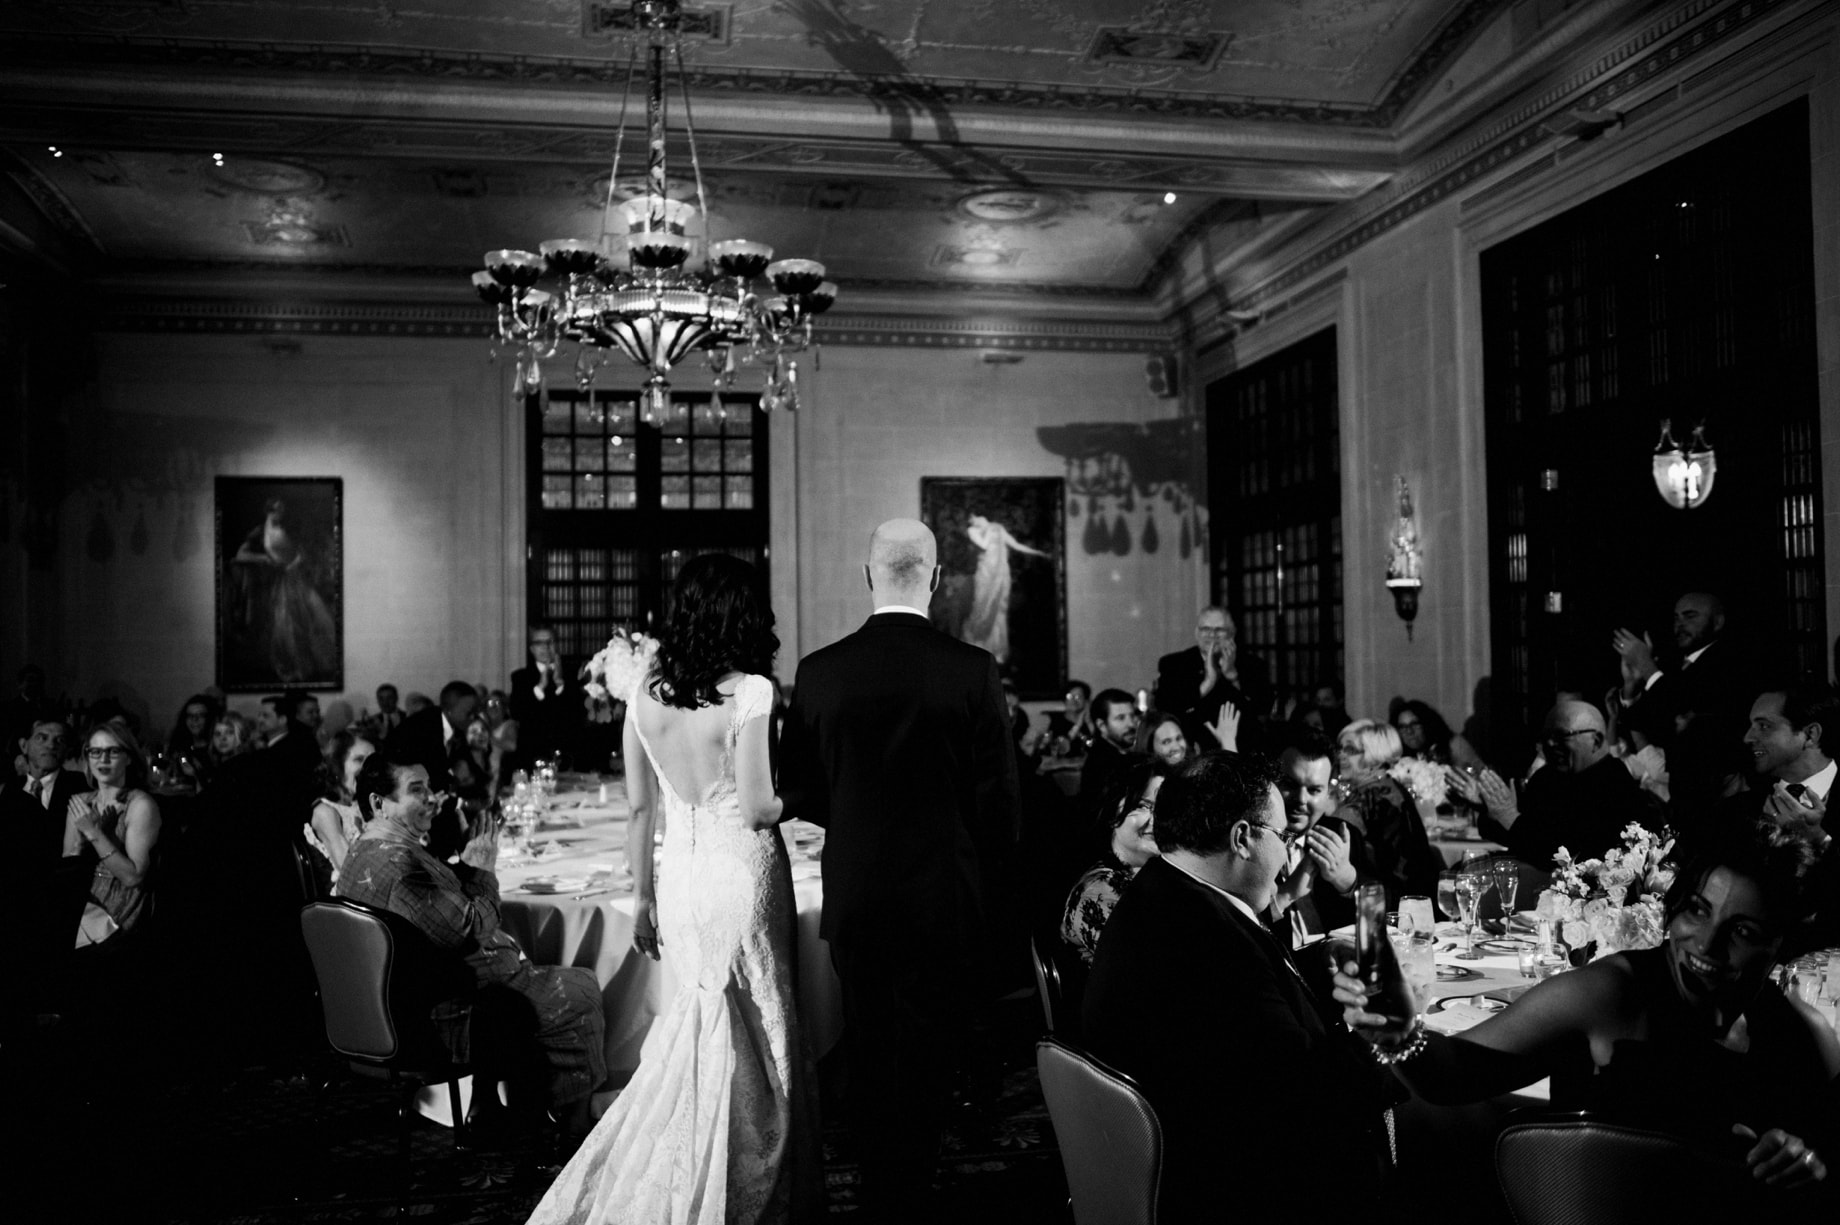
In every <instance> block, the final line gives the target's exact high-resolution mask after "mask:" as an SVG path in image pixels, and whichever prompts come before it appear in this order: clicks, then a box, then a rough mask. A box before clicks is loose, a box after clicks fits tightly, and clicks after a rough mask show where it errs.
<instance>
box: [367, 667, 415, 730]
mask: <svg viewBox="0 0 1840 1225" xmlns="http://www.w3.org/2000/svg"><path fill="white" fill-rule="evenodd" d="M397 702H398V698H397V693H396V686H394V685H392V684H390V683H389V682H388V681H385V682H384V683H383V684H381V685H379V686H377V713H376V714H374V715H372V716H371V722H372V723H373V724H374V725H375V734H376V735H377V736H378V737H379V738H380V739H382V740H385V741H387V740H388V739H389V738H390V737H391V736H393V735H395V733H396V729H397V728H399V727H401V726H402V721H403V720H404V719H406V718H408V715H407V714H405V713H404V712H403V709H402V707H401V706H399V705H398V704H397Z"/></svg>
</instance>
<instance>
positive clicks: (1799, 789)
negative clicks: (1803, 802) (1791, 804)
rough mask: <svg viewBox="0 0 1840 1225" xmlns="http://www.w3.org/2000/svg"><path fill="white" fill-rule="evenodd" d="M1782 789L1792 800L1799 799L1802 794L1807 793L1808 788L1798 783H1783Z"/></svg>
mask: <svg viewBox="0 0 1840 1225" xmlns="http://www.w3.org/2000/svg"><path fill="white" fill-rule="evenodd" d="M1783 790H1784V791H1787V792H1788V793H1789V798H1790V799H1792V800H1800V799H1801V798H1802V797H1803V796H1805V795H1807V794H1808V788H1806V787H1804V786H1802V784H1800V783H1785V784H1784V785H1783Z"/></svg>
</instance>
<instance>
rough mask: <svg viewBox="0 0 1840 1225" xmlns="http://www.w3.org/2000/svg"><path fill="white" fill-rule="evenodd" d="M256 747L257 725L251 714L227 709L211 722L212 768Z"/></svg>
mask: <svg viewBox="0 0 1840 1225" xmlns="http://www.w3.org/2000/svg"><path fill="white" fill-rule="evenodd" d="M255 747H256V725H255V724H254V723H252V722H250V720H249V716H247V715H240V714H238V713H237V712H236V711H234V710H226V711H225V712H224V713H223V714H221V715H218V716H217V721H216V722H214V723H212V724H211V769H213V770H215V769H217V768H218V767H219V766H221V765H223V764H224V763H225V762H226V761H229V760H230V759H231V758H232V757H241V756H242V755H243V754H244V753H248V752H251V751H253V750H254V749H255Z"/></svg>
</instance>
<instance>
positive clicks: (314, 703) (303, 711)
mask: <svg viewBox="0 0 1840 1225" xmlns="http://www.w3.org/2000/svg"><path fill="white" fill-rule="evenodd" d="M287 701H288V707H287V709H286V710H285V711H284V712H283V713H285V714H286V715H287V717H288V719H289V720H290V721H291V722H292V723H293V724H294V725H295V726H296V727H302V728H305V729H306V730H307V731H309V732H311V733H312V734H313V739H314V740H315V742H317V741H318V740H319V733H320V729H321V728H322V727H324V726H325V724H326V716H325V715H324V714H323V713H322V712H321V711H320V708H319V699H318V698H316V697H314V696H313V695H312V694H310V693H305V692H302V691H300V690H292V691H290V692H289V693H288V695H287Z"/></svg>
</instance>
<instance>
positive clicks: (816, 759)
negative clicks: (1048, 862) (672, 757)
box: [780, 519, 1020, 1221]
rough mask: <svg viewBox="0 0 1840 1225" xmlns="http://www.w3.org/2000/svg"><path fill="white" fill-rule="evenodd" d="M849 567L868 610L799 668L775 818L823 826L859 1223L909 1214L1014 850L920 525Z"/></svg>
mask: <svg viewBox="0 0 1840 1225" xmlns="http://www.w3.org/2000/svg"><path fill="white" fill-rule="evenodd" d="M863 573H864V576H865V577H866V578H867V579H868V583H869V593H870V595H871V596H872V597H873V599H874V604H875V615H874V616H872V617H870V618H869V620H868V621H867V622H866V623H865V624H864V625H863V627H862V628H861V629H859V630H857V631H856V632H855V633H854V634H851V635H850V636H849V637H848V638H845V639H844V640H843V641H841V642H838V643H835V644H833V645H831V646H828V647H825V648H824V649H823V650H821V651H817V652H814V653H813V654H811V655H808V656H807V657H806V658H805V659H804V660H803V661H802V662H801V663H800V664H799V671H798V681H797V684H796V686H795V688H794V690H793V702H792V712H791V714H790V716H789V717H788V719H787V722H786V729H785V733H784V735H785V741H784V744H783V746H782V748H783V759H784V763H785V765H784V772H785V777H784V778H783V779H782V782H781V789H780V790H781V794H782V795H783V796H784V797H785V800H786V815H787V816H788V817H799V818H803V819H804V820H807V821H810V822H812V823H814V824H816V825H822V826H824V827H825V829H826V831H827V836H826V838H825V844H824V918H823V923H822V926H821V927H820V929H819V930H820V932H821V933H822V935H823V936H824V938H825V940H827V941H828V942H829V944H830V949H831V960H832V962H833V963H834V964H835V966H836V968H837V975H838V978H839V979H840V980H841V981H842V984H843V1016H844V1058H845V1063H846V1066H847V1070H848V1076H849V1085H848V1090H847V1099H848V1101H847V1105H848V1107H849V1113H850V1116H851V1124H852V1128H853V1130H854V1131H855V1134H856V1140H857V1144H858V1146H859V1149H860V1153H861V1161H862V1193H863V1207H864V1209H865V1215H867V1216H868V1217H869V1218H870V1219H873V1220H877V1221H881V1220H896V1219H900V1220H905V1219H923V1218H924V1217H925V1215H926V1213H927V1211H928V1198H929V1196H928V1183H929V1178H930V1175H931V1173H932V1170H933V1165H934V1162H935V1160H936V1158H937V1154H938V1146H939V1136H940V1131H941V1128H942V1126H943V1122H944V1110H945V1105H946V1098H947V1094H948V1092H949V1089H950V1086H951V1075H952V1061H953V1057H954V1056H955V1055H956V1054H959V1053H961V1052H962V1050H963V1048H964V1044H965V1035H966V1032H967V1029H968V1027H969V1023H970V1021H971V1018H972V1016H973V1013H974V1011H975V1010H976V1008H977V1007H978V1006H979V1005H980V1004H981V1003H982V1002H984V1000H985V999H986V998H987V996H988V989H987V984H988V983H989V982H990V980H991V966H990V964H989V962H990V960H991V959H990V957H989V953H990V952H991V950H993V949H994V948H995V947H996V945H997V943H998V940H997V938H996V934H995V932H994V931H993V927H994V916H995V913H996V911H997V907H998V903H999V901H1000V898H997V897H994V896H993V897H989V898H987V897H986V896H985V895H986V892H987V890H986V887H985V881H986V880H987V879H988V878H989V877H990V875H991V874H992V872H993V871H994V870H996V869H997V867H998V865H1000V864H1002V863H1004V862H1005V861H1006V860H1007V858H1008V856H1009V854H1010V848H1011V847H1013V845H1014V844H1015V841H1016V837H1017V831H1018V828H1019V824H1020V821H1019V814H1018V798H1017V796H1018V792H1017V782H1016V762H1015V755H1014V753H1013V752H1012V751H1011V749H1010V741H1009V734H1008V733H1009V721H1008V719H1007V718H1006V717H1005V711H1004V704H1003V691H1002V688H1001V686H1000V684H999V682H998V677H997V665H996V661H995V660H994V659H992V658H991V656H990V654H989V653H988V652H986V651H983V650H980V649H979V648H977V647H973V646H968V645H966V644H965V643H962V642H959V641H958V640H956V639H954V638H950V637H948V636H947V635H945V634H942V633H940V632H939V631H938V630H936V629H934V628H933V627H932V626H931V624H929V623H928V621H927V616H926V611H925V610H926V606H927V602H928V598H929V597H930V595H931V594H932V591H933V589H934V588H935V587H936V586H938V584H939V566H938V548H937V545H936V544H935V542H934V540H933V533H932V532H931V531H930V530H928V529H927V527H926V525H925V524H923V523H918V522H916V521H914V520H912V519H891V520H889V521H888V522H887V523H884V524H882V525H881V526H880V527H878V528H876V529H875V534H874V536H872V537H871V538H870V541H869V562H868V564H867V565H866V566H864V567H863Z"/></svg>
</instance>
